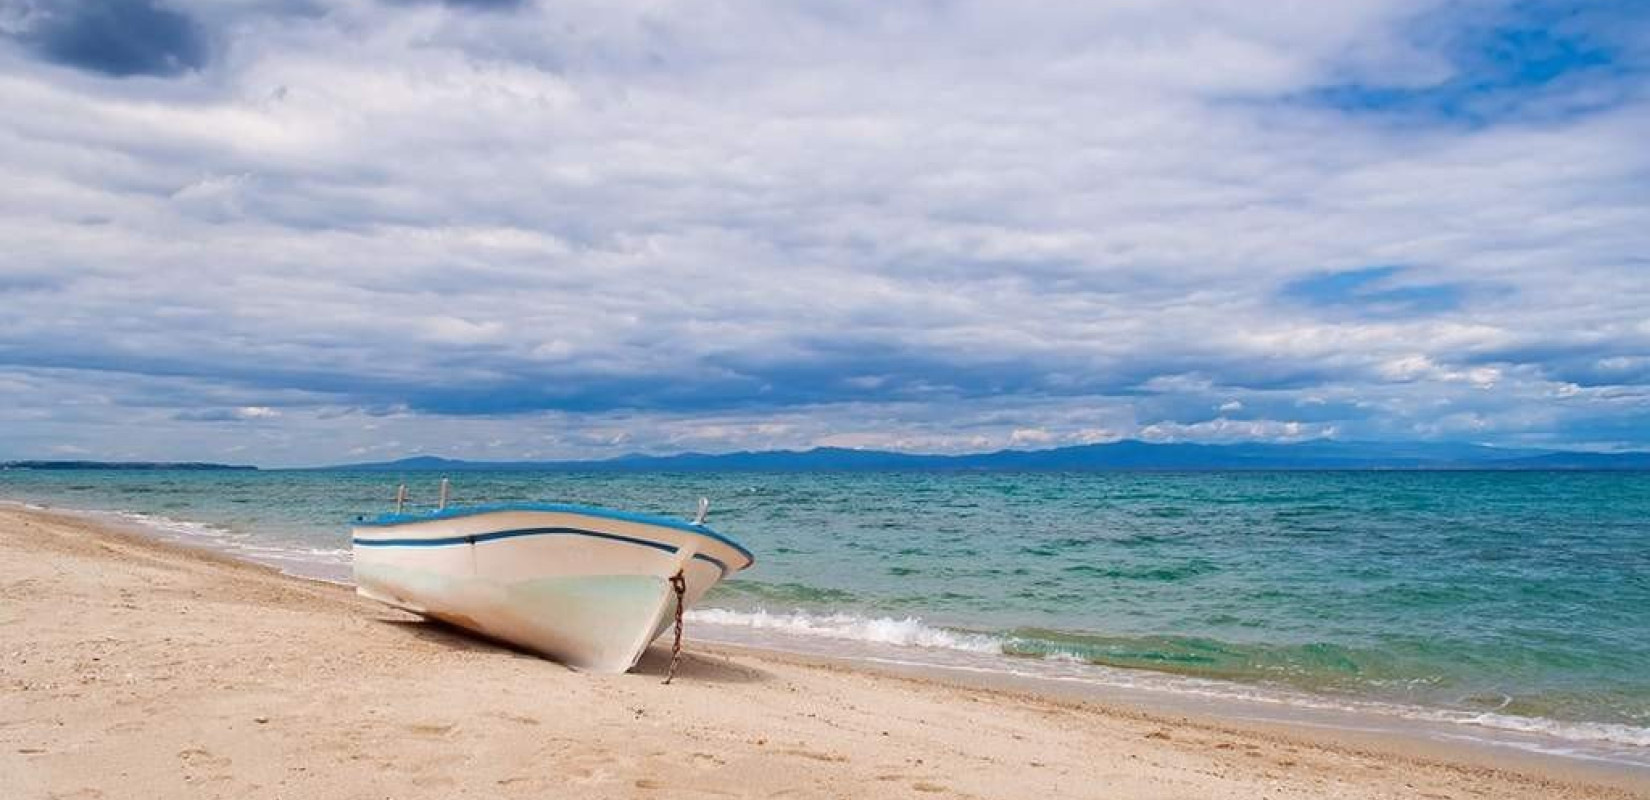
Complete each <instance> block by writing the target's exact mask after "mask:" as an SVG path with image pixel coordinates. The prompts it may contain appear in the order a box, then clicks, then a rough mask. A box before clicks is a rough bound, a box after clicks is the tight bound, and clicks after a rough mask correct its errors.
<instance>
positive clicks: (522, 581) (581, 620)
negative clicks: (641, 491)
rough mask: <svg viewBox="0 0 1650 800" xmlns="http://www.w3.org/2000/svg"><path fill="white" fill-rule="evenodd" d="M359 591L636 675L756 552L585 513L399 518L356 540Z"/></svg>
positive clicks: (587, 664) (581, 665)
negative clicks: (677, 621) (679, 608)
mask: <svg viewBox="0 0 1650 800" xmlns="http://www.w3.org/2000/svg"><path fill="white" fill-rule="evenodd" d="M354 551H355V582H356V587H357V591H358V592H360V593H361V594H362V595H365V596H367V597H371V598H373V599H375V600H379V601H381V602H384V603H388V604H390V605H393V606H396V607H398V608H403V609H406V610H408V611H412V612H414V613H418V614H422V615H424V616H427V617H432V618H435V619H439V620H441V621H443V622H447V623H450V624H453V625H457V626H459V627H462V628H466V629H469V630H472V631H475V632H476V633H480V634H482V635H485V636H488V637H491V638H494V639H499V640H502V641H505V642H509V643H512V644H515V645H517V646H519V647H522V648H525V649H528V650H532V651H535V652H538V653H541V654H543V655H545V656H548V657H550V658H553V659H555V660H557V661H560V662H562V663H564V664H567V665H568V666H571V667H573V668H575V669H579V670H585V671H589V672H609V673H613V672H624V671H626V670H628V669H630V668H631V667H632V666H634V665H635V664H636V661H637V660H638V659H639V658H641V656H642V653H643V652H645V651H646V649H647V646H648V645H649V644H650V643H651V642H652V641H653V640H654V639H655V638H657V637H658V635H659V634H660V633H662V632H663V631H664V630H665V629H666V628H668V627H670V625H671V622H672V620H673V618H674V614H675V610H676V597H675V594H674V592H673V591H672V590H671V586H670V578H671V576H673V575H675V574H676V573H677V571H681V572H682V574H683V577H684V578H685V579H686V582H687V591H686V593H685V595H684V601H685V603H686V605H688V606H692V605H693V604H694V603H696V602H697V601H698V600H699V599H700V598H701V597H703V596H704V594H705V592H707V591H709V590H710V588H711V587H712V586H715V585H716V584H717V583H718V582H720V581H721V580H722V578H724V577H726V575H728V574H731V573H733V572H737V571H738V570H741V569H744V568H746V567H748V566H749V565H750V563H751V557H750V554H749V552H748V551H746V550H744V548H742V547H740V546H739V545H737V544H735V543H734V542H733V541H732V540H730V539H727V538H726V537H723V536H721V535H720V534H716V533H715V532H714V531H711V530H710V529H709V528H705V527H703V526H692V525H687V524H685V523H680V522H676V521H674V520H664V519H657V518H646V517H641V516H639V515H629V514H620V513H617V512H607V511H604V510H601V509H580V508H575V507H554V506H538V507H531V508H526V507H521V508H498V509H476V510H453V511H448V512H442V513H440V514H436V515H428V516H425V517H403V516H394V517H386V518H381V520H379V521H377V522H375V523H371V524H367V525H362V526H359V527H357V528H356V529H355V531H354Z"/></svg>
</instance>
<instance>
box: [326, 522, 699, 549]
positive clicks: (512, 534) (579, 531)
mask: <svg viewBox="0 0 1650 800" xmlns="http://www.w3.org/2000/svg"><path fill="white" fill-rule="evenodd" d="M555 535H563V536H591V537H594V538H597V539H611V540H613V541H615V542H624V543H625V544H637V545H641V546H642V547H651V548H653V549H655V550H663V551H665V552H666V553H674V552H676V551H677V550H678V549H679V548H677V547H676V545H673V544H665V543H664V542H655V541H651V540H648V539H637V538H635V537H633V536H621V535H619V534H617V533H607V532H604V531H588V530H585V529H583V528H520V529H518V530H513V531H491V532H488V533H476V534H471V535H468V536H443V537H441V538H439V539H361V538H357V539H355V544H357V545H361V546H363V547H451V546H453V545H460V544H480V543H481V542H491V541H496V540H498V539H514V538H516V537H518V536H555Z"/></svg>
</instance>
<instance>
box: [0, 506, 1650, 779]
mask: <svg viewBox="0 0 1650 800" xmlns="http://www.w3.org/2000/svg"><path fill="white" fill-rule="evenodd" d="M0 586H3V587H4V595H3V596H4V598H5V600H6V602H5V604H4V606H3V610H0V628H4V629H5V630H6V635H5V637H4V638H5V639H6V640H7V641H8V642H18V643H22V644H21V646H20V647H19V646H18V645H11V646H9V647H8V649H14V648H15V649H16V652H13V653H10V654H9V655H10V656H12V659H11V660H10V661H9V662H8V665H7V666H5V667H4V668H3V669H0V681H3V682H4V684H5V685H7V686H8V689H18V691H8V692H7V693H6V695H5V697H4V698H3V699H0V740H3V742H4V745H5V748H4V749H3V750H0V776H11V777H15V778H16V779H17V780H16V781H13V780H12V779H11V778H8V779H7V781H6V782H7V783H8V784H12V785H19V786H22V787H23V791H24V795H23V796H27V797H33V796H47V795H48V794H50V793H55V792H67V791H71V790H74V789H75V788H76V786H75V784H77V783H88V784H99V783H100V784H101V787H100V786H97V785H89V786H86V787H81V788H92V789H99V790H107V789H110V788H113V787H117V786H118V787H121V789H122V790H121V791H119V792H117V793H119V794H124V795H127V796H175V795H176V793H177V791H178V790H180V789H181V788H184V787H188V786H190V785H191V784H194V783H195V782H196V781H197V780H210V781H213V782H215V785H221V791H217V792H215V794H217V795H227V794H242V795H247V796H253V797H256V796H276V795H282V794H288V793H292V792H295V791H298V790H300V789H302V790H304V791H307V792H313V793H315V794H317V795H328V796H339V795H348V796H354V795H355V794H367V793H374V792H377V793H380V794H383V793H392V794H395V795H396V796H445V795H449V794H452V793H456V792H459V791H462V790H463V789H464V788H466V787H468V788H469V789H472V790H475V789H484V790H485V791H488V792H494V793H497V794H501V795H506V796H513V795H515V794H523V795H525V794H531V793H533V792H532V791H529V790H531V789H533V788H534V787H537V788H538V789H543V788H546V787H552V786H559V787H565V786H569V785H572V784H574V783H576V782H577V781H580V780H584V781H586V783H585V784H583V785H585V786H586V787H587V788H588V789H590V792H591V793H593V794H595V795H599V796H650V795H653V794H659V795H661V796H676V795H693V794H696V793H701V792H703V793H709V792H711V791H712V790H713V789H716V788H717V787H721V788H723V789H726V788H728V787H729V786H732V787H734V788H735V789H743V790H744V793H745V794H747V795H750V796H755V795H770V794H773V793H774V792H777V791H783V790H787V789H799V788H800V789H805V790H807V789H809V787H815V788H816V789H817V793H818V795H819V796H841V795H850V796H853V795H864V794H885V793H900V792H904V793H909V792H913V791H914V792H921V793H932V794H934V795H935V796H970V795H973V796H991V797H1001V796H1023V797H1032V796H1039V797H1043V796H1049V795H1050V794H1053V795H1056V796H1062V795H1071V794H1079V795H1085V794H1092V795H1095V796H1100V795H1105V796H1141V797H1157V796H1165V797H1166V796H1187V795H1188V794H1190V795H1202V796H1231V797H1251V796H1252V797H1261V796H1270V797H1290V796H1299V797H1318V796H1322V795H1323V794H1324V792H1325V790H1326V789H1332V790H1334V791H1336V792H1339V793H1340V795H1339V796H1345V797H1408V796H1419V795H1421V794H1427V793H1433V794H1448V795H1451V796H1455V795H1456V794H1457V793H1468V792H1476V791H1481V790H1487V791H1488V792H1489V793H1490V794H1491V795H1493V796H1500V797H1578V798H1590V797H1650V779H1647V778H1646V776H1645V775H1643V774H1642V773H1638V772H1634V771H1631V770H1626V769H1617V768H1613V767H1601V766H1598V765H1590V764H1587V763H1585V762H1572V761H1569V760H1564V759H1559V758H1556V757H1540V756H1535V755H1523V754H1507V753H1485V752H1481V751H1480V749H1479V748H1475V747H1467V746H1451V745H1449V744H1447V743H1440V742H1434V741H1427V740H1414V741H1410V740H1405V739H1404V738H1403V737H1394V736H1386V735H1375V736H1360V735H1359V734H1357V733H1356V732H1353V731H1344V730H1326V729H1322V728H1314V727H1311V726H1309V725H1301V724H1288V723H1273V722H1264V721H1262V722H1254V721H1251V722H1240V721H1233V720H1224V719H1219V718H1211V717H1208V716H1204V715H1198V714H1195V713H1181V712H1179V711H1173V710H1171V711H1169V712H1167V713H1165V712H1164V711H1163V710H1161V709H1154V708H1151V707H1145V708H1141V707H1133V706H1130V705H1128V704H1116V703H1108V702H1102V701H1099V700H1096V699H1094V698H1092V697H1061V696H1058V695H1056V694H1051V693H1049V692H1047V691H1040V690H1034V689H1035V688H1036V687H1025V686H1015V685H1012V684H1011V683H1009V682H1004V681H1002V680H1000V679H999V678H996V677H993V678H992V679H991V680H990V681H989V682H981V681H976V680H973V679H970V678H969V677H967V676H958V675H950V674H935V673H934V672H933V671H932V670H913V671H905V670H902V669H899V668H891V667H889V666H888V665H867V664H863V663H858V662H845V661H843V660H840V659H828V658H814V657H810V656H803V655H796V654H787V653H781V652H774V651H768V650H759V649H753V648H745V647H737V646H729V645H707V644H703V643H693V642H692V640H691V632H690V645H689V648H688V652H687V659H686V660H685V662H684V670H683V672H682V673H681V674H682V677H683V678H686V679H687V680H679V681H678V683H677V684H676V685H673V686H670V687H661V686H658V683H657V678H656V676H655V675H654V673H656V672H658V671H659V669H660V668H661V667H662V661H661V659H660V657H659V655H660V653H659V650H658V648H655V649H654V650H653V651H650V653H649V655H648V656H647V657H646V658H644V661H643V664H642V665H641V666H640V667H639V668H638V671H637V672H634V673H631V674H628V675H622V676H588V675H580V674H578V673H572V672H570V671H568V670H566V669H565V668H563V667H560V666H559V665H556V664H554V663H552V662H548V661H544V660H542V659H538V658H534V657H531V656H526V655H523V654H520V653H515V652H513V651H509V650H506V649H503V648H500V647H497V646H493V645H489V644H485V643H481V642H477V641H475V640H473V639H469V638H467V637H462V636H459V635H457V634H454V633H453V632H451V631H447V630H443V629H441V628H439V627H437V626H432V625H429V624H425V623H422V622H419V621H417V620H416V619H415V618H413V617H411V616H410V615H406V614H401V613H400V612H395V611H393V610H391V609H387V608H383V607H381V606H378V605H377V604H374V603H371V602H369V601H365V600H362V599H359V598H357V597H356V596H355V595H354V594H353V592H350V591H348V589H347V588H346V587H342V586H339V585H337V584H331V583H325V582H321V581H316V580H309V579H304V578H298V577H292V576H288V575H285V574H282V573H280V572H278V571H277V570H276V569H275V568H272V567H266V566H263V565H258V564H250V563H247V562H244V561H241V560H238V559H236V558H234V557H232V556H228V555H223V554H218V553H213V552H211V551H209V550H206V549H204V548H200V547H191V546H187V545H179V544H168V543H164V542H159V541H156V540H155V539H154V538H153V537H148V536H145V535H144V534H142V533H138V532H123V531H118V530H115V529H113V527H112V526H108V525H99V524H96V522H94V521H91V520H87V519H84V518H81V517H77V516H71V515H66V514H63V513H59V512H53V511H40V510H28V509H23V508H20V507H17V506H5V507H0ZM93 609H96V610H97V611H99V612H102V613H88V612H91V611H92V610H93ZM203 612H204V613H203ZM902 673H903V674H902ZM70 674H72V675H73V680H72V681H71V680H69V676H70ZM200 675H207V676H212V677H211V678H208V679H204V680H199V679H192V678H191V677H190V676H200ZM249 676H255V677H256V678H257V679H254V680H248V677H249ZM367 678H371V679H372V682H370V683H366V682H363V681H364V679H367ZM986 683H989V685H985V684H986ZM184 686H188V687H190V688H191V691H190V692H186V693H183V694H180V693H179V692H178V690H179V689H180V688H182V687H184ZM318 696H320V697H324V698H325V700H326V702H321V701H320V700H319V699H318ZM408 696H415V697H418V698H420V701H419V702H417V703H413V704H406V703H404V702H402V699H403V698H405V697H408ZM552 700H561V701H573V702H548V701H552ZM163 701H164V702H163ZM254 707H256V708H257V709H261V710H260V711H256V712H254V711H252V709H253V708H254ZM478 707H479V708H482V709H484V710H487V709H490V711H491V712H496V713H481V714H479V715H478V714H477V713H476V712H477V708H478ZM226 711H231V712H232V713H228V714H227V715H226V713H225V712H226ZM299 712H301V713H299ZM547 713H548V717H546V716H544V715H546V714H547ZM294 714H296V715H297V716H299V717H304V718H306V721H305V723H304V724H302V725H297V724H294V725H292V726H290V727H288V726H286V725H284V724H283V725H281V726H277V725H276V722H277V720H286V719H287V718H289V717H292V716H294ZM425 717H430V718H433V719H434V720H435V721H429V720H425V719H424V718H425ZM516 718H522V719H527V718H530V719H533V720H535V721H534V722H533V723H532V724H528V723H525V722H520V721H519V720H517V721H512V720H515V719H516ZM390 719H397V720H399V721H401V722H405V723H406V724H403V725H400V726H399V727H397V726H396V725H388V724H386V722H387V720H390ZM260 720H263V721H260ZM95 728H102V730H101V731H97V730H93V729H95ZM280 731H285V732H286V735H284V736H271V735H270V734H272V733H277V732H280ZM460 732H462V735H461V734H460ZM983 734H986V735H983ZM524 737H525V738H524ZM185 739H188V740H190V741H189V742H184V740H185ZM195 739H201V740H203V741H199V742H196V741H194V740H195ZM272 739H273V740H274V741H271V740H272ZM316 739H320V740H325V741H327V742H330V743H331V745H333V747H331V748H330V749H329V750H328V752H326V753H318V752H316V751H315V750H314V748H313V746H312V745H313V744H314V742H313V741H312V740H316ZM787 739H788V740H791V743H790V744H789V745H787V746H785V747H775V746H774V745H775V744H776V743H778V742H781V741H783V740H787ZM458 740H463V745H464V746H463V747H461V748H459V750H460V751H461V752H462V754H465V756H464V757H463V758H460V759H459V761H458V762H455V761H453V758H455V757H456V756H455V754H454V752H452V751H451V750H448V749H446V748H447V746H450V745H453V744H455V743H456V742H457V741H458ZM534 741H536V742H538V745H536V747H539V748H540V749H534V746H529V745H531V744H532V742H534ZM707 741H714V743H715V744H716V745H717V746H716V747H714V748H707V747H705V746H704V745H705V744H706V743H707ZM179 743H182V744H179ZM547 743H554V744H555V745H557V748H560V749H556V748H551V749H543V748H545V747H546V746H547ZM173 744H179V746H178V747H175V748H173V747H172V745H173ZM822 744H823V745H827V746H824V747H821V746H820V745H822ZM432 747H433V748H434V750H433V751H432V750H431V748H432ZM523 747H526V748H527V750H526V751H523V750H522V748H523ZM197 750H198V751H202V752H205V753H207V755H199V756H195V755H185V754H187V753H193V752H195V751H197ZM220 751H223V752H222V753H220ZM563 751H565V752H563ZM554 753H561V754H560V755H555V754H554ZM568 753H572V754H576V757H574V756H572V755H567V754H568ZM237 754H238V755H237ZM415 756H417V757H415ZM424 757H430V758H436V761H437V762H438V763H441V764H445V765H446V768H444V769H442V770H437V771H436V772H434V773H432V772H431V771H430V770H428V769H421V768H420V764H422V763H423V762H422V761H420V760H419V759H420V758H424ZM547 757H548V759H549V763H544V759H545V758H547ZM684 759H685V760H684ZM363 761H366V762H375V763H378V764H379V766H380V767H382V769H378V770H365V771H362V770H360V769H359V763H358V762H363ZM208 762H210V763H211V764H219V762H225V763H223V764H219V766H210V765H209V763H208ZM718 762H720V763H718ZM460 765H462V771H463V776H461V777H462V778H463V782H460V783H457V784H453V783H451V781H453V780H458V779H457V778H454V776H453V771H454V770H459V769H460ZM506 766H508V767H510V769H514V770H516V771H521V772H523V775H519V776H504V777H499V778H493V779H491V780H487V781H482V780H481V777H482V773H486V774H491V773H490V770H493V768H495V767H497V768H504V767H506ZM403 768H404V769H403ZM385 770H388V772H386V771H385ZM477 770H479V771H480V772H476V771H477ZM505 771H509V770H505ZM207 772H211V773H212V774H211V775H210V776H209V777H208V776H205V773H207ZM472 773H473V774H472ZM140 775H141V776H142V779H141V780H139V781H138V782H137V783H135V784H133V783H129V781H131V780H132V779H133V778H134V777H136V776H140ZM396 776H399V777H396ZM787 776H788V777H787ZM437 778H444V779H445V780H446V781H448V783H443V782H442V780H436V779H437ZM517 778H519V779H520V780H517ZM398 781H399V782H398ZM420 781H433V782H428V783H421V782H420ZM134 787H136V789H137V790H135V791H134ZM231 787H234V790H233V791H231ZM380 789H382V790H384V791H382V792H380V791H379V790H380ZM438 789H439V790H438ZM518 790H519V791H518ZM30 792H33V794H31V793H30ZM804 794H805V795H806V794H807V792H806V791H804Z"/></svg>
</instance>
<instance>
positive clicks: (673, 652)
mask: <svg viewBox="0 0 1650 800" xmlns="http://www.w3.org/2000/svg"><path fill="white" fill-rule="evenodd" d="M670 588H671V590H672V591H674V592H676V640H675V641H674V642H672V643H671V645H670V669H669V670H667V671H666V672H665V683H667V684H668V683H670V681H671V679H673V678H675V677H676V665H677V664H680V663H681V662H682V607H683V606H684V605H685V604H686V601H685V599H684V598H685V597H686V595H687V576H686V575H683V574H682V571H681V570H676V574H675V575H672V576H670Z"/></svg>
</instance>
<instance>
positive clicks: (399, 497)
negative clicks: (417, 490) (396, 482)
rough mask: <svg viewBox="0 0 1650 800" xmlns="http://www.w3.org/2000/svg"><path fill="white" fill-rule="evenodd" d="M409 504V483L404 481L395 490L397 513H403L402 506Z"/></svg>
mask: <svg viewBox="0 0 1650 800" xmlns="http://www.w3.org/2000/svg"><path fill="white" fill-rule="evenodd" d="M406 504H407V484H405V483H403V484H401V485H400V486H398V487H396V490H395V513H397V514H399V513H401V508H402V507H403V506H405V505H406Z"/></svg>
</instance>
